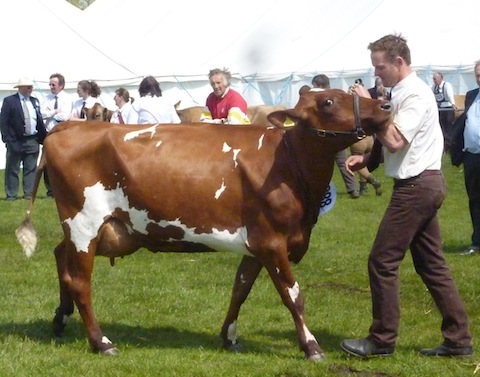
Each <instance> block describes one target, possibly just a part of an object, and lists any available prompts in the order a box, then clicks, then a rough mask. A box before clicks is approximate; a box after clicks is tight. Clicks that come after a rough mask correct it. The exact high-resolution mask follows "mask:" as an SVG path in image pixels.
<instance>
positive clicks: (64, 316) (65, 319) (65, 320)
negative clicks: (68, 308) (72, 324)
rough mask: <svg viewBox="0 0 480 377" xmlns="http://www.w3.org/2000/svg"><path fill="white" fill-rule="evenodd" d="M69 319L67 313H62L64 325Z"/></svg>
mask: <svg viewBox="0 0 480 377" xmlns="http://www.w3.org/2000/svg"><path fill="white" fill-rule="evenodd" d="M69 319H70V316H69V315H66V314H64V315H63V318H62V323H63V324H64V325H66V324H67V323H68V320H69Z"/></svg>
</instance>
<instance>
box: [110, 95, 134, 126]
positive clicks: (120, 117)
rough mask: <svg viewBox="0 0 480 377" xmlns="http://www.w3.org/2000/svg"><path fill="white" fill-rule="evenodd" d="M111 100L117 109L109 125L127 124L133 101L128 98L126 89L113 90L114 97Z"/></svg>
mask: <svg viewBox="0 0 480 377" xmlns="http://www.w3.org/2000/svg"><path fill="white" fill-rule="evenodd" d="M113 100H114V101H115V104H116V105H117V107H118V109H117V110H116V111H115V112H114V113H113V114H112V118H111V119H110V123H117V124H123V123H127V121H128V116H129V114H130V110H131V108H132V103H133V101H134V99H133V98H132V97H130V93H129V92H128V90H127V89H125V88H118V89H117V90H115V97H113Z"/></svg>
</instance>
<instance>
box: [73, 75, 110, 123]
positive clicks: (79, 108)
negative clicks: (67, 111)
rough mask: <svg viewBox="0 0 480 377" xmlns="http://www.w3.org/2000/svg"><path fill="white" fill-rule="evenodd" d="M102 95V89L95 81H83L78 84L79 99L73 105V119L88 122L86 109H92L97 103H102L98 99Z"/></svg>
mask: <svg viewBox="0 0 480 377" xmlns="http://www.w3.org/2000/svg"><path fill="white" fill-rule="evenodd" d="M101 93H102V89H100V87H99V86H98V85H97V83H96V82H95V81H89V80H81V81H79V82H78V84H77V94H78V97H80V98H79V99H77V100H76V101H75V102H74V103H73V109H72V116H71V119H74V120H86V114H85V112H84V111H83V109H84V108H87V109H91V108H92V107H93V105H95V104H96V103H100V104H101V101H100V99H99V98H98V97H99V96H100V94H101Z"/></svg>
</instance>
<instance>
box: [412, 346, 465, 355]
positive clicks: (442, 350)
mask: <svg viewBox="0 0 480 377" xmlns="http://www.w3.org/2000/svg"><path fill="white" fill-rule="evenodd" d="M420 355H423V356H453V357H466V356H472V355H473V348H472V347H469V346H467V347H450V346H446V345H445V344H440V345H439V346H438V347H435V348H424V349H422V350H420Z"/></svg>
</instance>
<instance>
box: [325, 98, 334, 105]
mask: <svg viewBox="0 0 480 377" xmlns="http://www.w3.org/2000/svg"><path fill="white" fill-rule="evenodd" d="M332 105H333V101H332V100H331V99H327V100H325V106H332Z"/></svg>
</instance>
